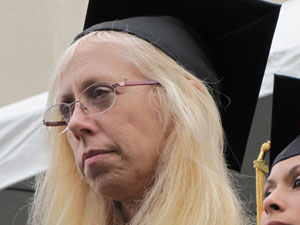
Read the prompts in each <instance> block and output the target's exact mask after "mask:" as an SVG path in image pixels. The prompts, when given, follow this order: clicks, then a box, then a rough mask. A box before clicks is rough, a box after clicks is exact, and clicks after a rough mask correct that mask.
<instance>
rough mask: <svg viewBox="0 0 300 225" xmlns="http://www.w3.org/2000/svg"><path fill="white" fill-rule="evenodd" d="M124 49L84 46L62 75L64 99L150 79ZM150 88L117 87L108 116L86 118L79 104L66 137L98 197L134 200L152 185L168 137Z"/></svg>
mask: <svg viewBox="0 0 300 225" xmlns="http://www.w3.org/2000/svg"><path fill="white" fill-rule="evenodd" d="M122 51H125V50H124V47H122V46H121V45H120V44H116V43H111V42H93V41H89V42H88V43H87V44H84V45H83V46H79V48H78V49H77V50H76V53H75V56H74V57H73V58H72V59H71V61H70V62H69V63H68V65H67V67H66V68H65V69H64V71H63V73H62V79H61V85H60V94H59V96H60V101H61V102H72V101H74V100H75V99H78V98H79V95H80V93H81V92H82V90H83V89H84V88H86V87H87V86H88V85H90V84H91V83H95V82H99V81H110V82H113V83H114V82H120V81H145V80H149V79H147V78H146V77H145V76H144V75H143V74H142V73H141V72H140V71H139V70H138V69H137V67H136V66H135V65H133V64H132V63H130V62H129V60H126V59H125V58H124V57H123V56H122ZM151 88H153V86H151V85H146V86H132V87H119V88H117V89H116V101H115V103H114V105H113V107H112V108H111V109H110V110H108V111H106V112H104V113H103V114H87V113H85V112H84V111H83V110H82V108H81V107H80V105H79V103H76V106H75V110H74V112H73V115H72V117H71V120H70V122H69V130H68V131H67V139H68V142H69V144H70V146H71V148H72V150H73V152H74V156H75V160H76V164H77V167H78V169H79V171H80V173H81V174H82V176H83V177H84V179H85V180H86V182H87V183H88V184H89V185H90V186H91V188H92V189H93V190H94V191H95V192H96V193H98V194H100V193H101V194H102V195H104V196H107V197H109V198H112V199H113V200H118V201H125V200H135V199H139V198H141V197H142V195H143V193H144V191H145V188H146V186H147V185H148V184H149V183H150V182H151V179H152V178H153V175H154V172H155V169H156V165H157V162H158V159H159V155H160V151H161V150H162V148H163V144H164V140H165V138H166V135H165V132H164V131H163V129H162V124H161V122H160V120H159V117H158V114H157V111H155V110H154V109H153V106H152V105H150V101H149V97H150V96H149V95H150V89H151Z"/></svg>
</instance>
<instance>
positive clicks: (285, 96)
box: [270, 75, 300, 167]
mask: <svg viewBox="0 0 300 225" xmlns="http://www.w3.org/2000/svg"><path fill="white" fill-rule="evenodd" d="M270 151H271V152H270V165H272V167H273V166H274V165H275V164H276V163H278V162H280V161H283V160H285V159H288V158H291V157H293V156H296V155H300V79H299V78H294V77H289V76H283V75H275V79H274V89H273V108H272V129H271V149H270Z"/></svg>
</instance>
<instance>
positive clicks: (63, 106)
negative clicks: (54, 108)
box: [59, 104, 70, 119]
mask: <svg viewBox="0 0 300 225" xmlns="http://www.w3.org/2000/svg"><path fill="white" fill-rule="evenodd" d="M59 111H60V113H61V115H62V116H63V118H64V119H67V118H69V116H70V108H69V106H68V105H66V104H61V105H60V108H59Z"/></svg>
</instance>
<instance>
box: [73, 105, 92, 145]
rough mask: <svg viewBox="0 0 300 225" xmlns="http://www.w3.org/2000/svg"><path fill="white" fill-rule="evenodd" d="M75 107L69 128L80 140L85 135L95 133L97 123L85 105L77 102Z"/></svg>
mask: <svg viewBox="0 0 300 225" xmlns="http://www.w3.org/2000/svg"><path fill="white" fill-rule="evenodd" d="M76 103H79V104H76ZM73 107H74V110H73V112H72V116H71V118H70V121H69V124H68V130H70V131H71V132H72V133H73V134H74V136H75V137H76V139H78V140H80V139H81V137H82V136H83V135H86V134H92V133H94V131H95V124H94V122H93V119H92V118H91V117H90V116H89V114H88V111H87V107H86V106H85V105H83V104H82V103H80V102H75V104H74V106H73Z"/></svg>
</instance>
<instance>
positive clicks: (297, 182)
mask: <svg viewBox="0 0 300 225" xmlns="http://www.w3.org/2000/svg"><path fill="white" fill-rule="evenodd" d="M293 188H300V178H298V179H296V180H295V181H294V185H293Z"/></svg>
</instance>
